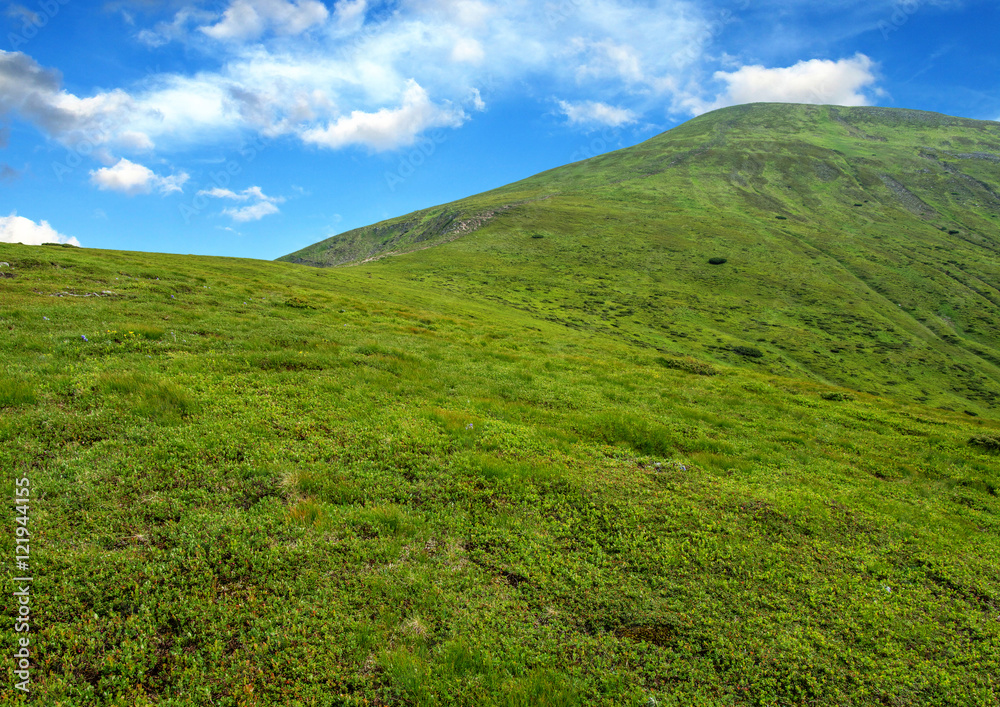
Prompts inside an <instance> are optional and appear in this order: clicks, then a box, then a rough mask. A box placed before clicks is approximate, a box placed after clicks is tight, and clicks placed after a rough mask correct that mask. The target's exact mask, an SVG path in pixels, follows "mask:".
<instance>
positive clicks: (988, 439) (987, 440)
mask: <svg viewBox="0 0 1000 707" xmlns="http://www.w3.org/2000/svg"><path fill="white" fill-rule="evenodd" d="M969 444H971V445H972V446H973V447H979V448H980V449H985V450H986V451H987V452H1000V437H998V436H996V435H973V436H972V437H970V438H969Z"/></svg>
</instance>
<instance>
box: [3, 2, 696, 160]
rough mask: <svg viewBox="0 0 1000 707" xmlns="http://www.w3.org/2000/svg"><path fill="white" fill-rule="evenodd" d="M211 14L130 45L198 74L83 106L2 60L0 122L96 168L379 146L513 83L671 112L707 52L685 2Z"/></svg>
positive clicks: (516, 89)
mask: <svg viewBox="0 0 1000 707" xmlns="http://www.w3.org/2000/svg"><path fill="white" fill-rule="evenodd" d="M178 4H180V3H178ZM221 5H222V8H223V9H222V10H221V11H220V12H216V13H208V12H206V11H203V10H198V9H194V8H192V7H191V6H190V5H186V6H185V8H184V9H182V10H180V11H179V12H177V13H175V14H174V16H173V18H172V20H171V21H169V22H161V23H159V24H156V25H155V26H153V27H152V29H140V31H139V32H138V35H137V36H138V38H139V39H140V40H141V41H144V42H146V43H147V44H149V45H151V46H158V45H160V44H163V43H166V42H168V41H180V42H185V43H188V44H190V45H191V47H192V52H195V53H200V54H201V55H204V54H205V53H206V52H210V53H211V56H212V58H213V60H212V63H211V68H208V64H207V63H203V64H202V66H203V67H206V68H202V69H201V70H198V71H190V72H184V73H155V74H152V75H149V76H147V77H145V78H144V79H143V80H142V81H141V82H139V83H137V84H135V85H134V86H128V87H121V88H116V89H113V90H107V91H100V92H96V93H95V94H94V95H91V96H85V95H74V94H72V93H69V92H67V91H65V90H64V89H63V88H62V85H61V84H62V82H61V78H60V77H59V75H58V74H57V73H56V72H54V71H49V70H47V69H45V68H43V67H40V66H39V65H38V64H37V63H36V62H35V61H34V60H33V59H31V58H30V57H28V56H26V55H24V54H21V53H19V52H3V53H0V113H4V112H12V113H17V114H19V115H20V116H21V117H22V118H24V119H26V120H28V121H29V122H31V123H33V124H34V125H35V126H37V127H38V128H39V130H41V131H42V132H44V133H45V134H46V135H47V136H49V137H50V138H52V139H54V140H57V141H59V142H61V143H63V144H64V145H66V146H68V147H70V148H71V149H72V148H75V147H76V146H77V145H80V144H85V143H89V146H90V149H89V151H90V152H92V153H93V154H94V156H95V157H96V158H98V159H99V160H101V161H102V162H103V163H104V164H105V165H107V164H113V163H114V162H116V161H117V160H118V159H119V157H121V156H123V155H122V154H119V153H123V154H124V156H127V157H129V158H133V159H134V157H135V155H136V154H140V153H148V152H151V151H160V152H163V151H170V150H175V149H188V148H191V147H196V146H199V145H205V144H213V143H218V142H219V141H220V140H223V139H225V140H236V139H239V138H240V137H242V136H245V135H246V134H247V133H255V134H258V135H263V136H266V137H278V136H293V137H296V138H298V139H299V140H301V141H302V142H304V143H307V144H312V145H318V146H323V147H328V148H331V149H337V148H342V147H345V146H352V145H360V146H363V147H368V148H371V149H375V150H389V149H393V148H396V147H401V146H406V145H409V144H412V143H413V142H414V140H415V139H416V138H417V137H418V136H419V135H420V133H421V132H422V131H426V130H428V129H432V128H435V127H458V126H460V125H462V124H463V123H464V122H465V121H467V120H468V119H469V117H468V116H467V115H466V114H465V112H464V111H463V110H462V109H461V107H462V106H467V110H469V111H470V112H471V110H472V109H475V110H482V109H483V108H484V107H485V104H486V103H487V102H491V101H493V100H494V99H495V97H496V96H497V95H498V94H500V93H503V92H508V93H510V94H512V95H513V94H517V95H521V94H522V93H523V89H524V85H525V83H529V84H532V85H536V86H537V85H544V86H554V85H559V86H562V87H567V86H569V87H575V88H570V89H569V90H566V91H561V93H560V95H561V97H563V98H565V99H566V100H567V101H571V102H573V103H577V104H582V103H584V102H587V101H589V102H592V103H594V104H604V105H612V104H613V105H618V106H622V108H620V109H619V110H623V111H630V113H628V116H627V117H629V118H631V117H632V116H638V115H641V114H642V113H644V112H645V111H647V110H649V109H651V108H653V107H654V106H662V105H663V103H664V102H665V101H667V102H669V101H670V99H671V97H672V96H674V95H675V94H676V93H677V88H676V87H677V86H679V85H681V84H682V81H681V78H682V77H683V73H684V71H685V70H687V69H689V68H690V67H691V66H695V65H697V64H698V62H699V61H700V60H701V57H702V55H703V54H704V52H705V50H706V47H707V45H708V43H709V42H710V41H711V40H712V33H711V32H710V31H709V27H710V25H711V21H710V19H709V18H708V16H707V14H706V13H707V12H708V11H707V10H705V9H704V8H701V7H700V6H699V5H696V4H692V3H691V2H690V0H643V2H635V1H634V0H571V1H570V2H561V0H551V1H546V2H537V0H503V1H502V2H501V1H500V0H398V1H397V2H394V3H391V4H390V5H391V8H392V10H391V12H385V11H382V10H384V9H385V8H384V7H383V5H385V4H384V3H370V2H368V1H367V0H339V1H338V2H335V3H330V2H327V3H326V4H325V5H324V4H323V3H321V2H318V1H317V0H295V1H294V2H293V1H291V0H227V2H225V3H222V4H221ZM369 5H371V6H372V7H376V8H380V10H379V12H370V8H369ZM328 6H329V9H327V8H328ZM306 32H308V37H307V38H301V37H300V36H301V35H302V33H306ZM293 37H294V39H290V38H293ZM217 40H224V41H217ZM546 90H549V89H546ZM470 97H472V98H471V100H470ZM622 117H623V116H622V114H619V115H618V117H617V118H615V117H614V116H613V115H612V114H610V113H609V114H607V115H606V116H605V118H604V119H605V121H607V120H621V119H622ZM580 124H581V125H583V123H580Z"/></svg>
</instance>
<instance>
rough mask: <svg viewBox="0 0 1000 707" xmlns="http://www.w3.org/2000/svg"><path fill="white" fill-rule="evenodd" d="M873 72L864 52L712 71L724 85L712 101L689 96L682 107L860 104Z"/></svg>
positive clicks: (865, 100)
mask: <svg viewBox="0 0 1000 707" xmlns="http://www.w3.org/2000/svg"><path fill="white" fill-rule="evenodd" d="M875 71H876V65H875V62H873V61H872V60H871V59H870V58H868V57H867V56H865V55H864V54H856V55H855V56H853V57H851V58H849V59H840V60H839V61H831V60H828V59H811V60H809V61H800V62H798V63H797V64H795V65H794V66H788V67H782V68H773V69H768V68H765V67H763V66H759V65H754V66H743V67H740V68H739V69H737V70H735V71H717V72H716V73H715V78H716V79H717V80H719V81H722V82H724V83H725V84H726V88H725V90H724V91H723V92H722V93H721V94H720V95H719V96H718V97H716V99H715V100H714V101H710V102H703V101H701V100H699V99H698V98H689V99H688V100H687V101H686V106H687V108H688V109H689V110H690V111H691V112H692V113H703V112H705V111H707V110H714V109H715V108H722V107H723V106H730V105H736V104H740V103H755V102H767V103H818V104H833V105H842V106H864V105H868V104H869V102H870V101H869V98H868V96H866V95H865V93H863V91H864V90H865V89H869V88H870V87H871V86H872V85H873V84H874V83H875V81H876V79H877V77H876V75H875Z"/></svg>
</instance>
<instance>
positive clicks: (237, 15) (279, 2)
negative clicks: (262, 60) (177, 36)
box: [199, 0, 330, 41]
mask: <svg viewBox="0 0 1000 707" xmlns="http://www.w3.org/2000/svg"><path fill="white" fill-rule="evenodd" d="M329 14H330V13H329V11H328V10H327V9H326V6H325V5H324V4H323V3H321V2H318V0H296V1H295V2H286V1H285V0H233V2H232V3H231V4H230V5H229V7H228V8H227V9H226V11H225V12H224V13H223V15H222V19H221V20H220V21H219V22H217V23H216V24H213V25H207V26H202V27H200V28H199V29H200V30H201V31H202V32H204V33H205V34H206V35H208V36H209V37H211V38H213V39H218V40H222V41H245V40H248V39H256V38H258V37H260V36H261V35H262V34H264V32H266V31H267V30H268V29H272V30H274V31H275V32H276V33H278V34H283V35H295V34H301V33H302V32H305V31H306V30H308V29H309V28H311V27H313V26H315V25H319V24H322V23H323V22H324V21H325V20H326V18H327V17H328V16H329Z"/></svg>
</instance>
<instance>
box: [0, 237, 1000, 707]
mask: <svg viewBox="0 0 1000 707" xmlns="http://www.w3.org/2000/svg"><path fill="white" fill-rule="evenodd" d="M0 261H7V262H9V263H10V267H9V268H3V271H4V273H5V274H8V275H12V276H13V277H4V279H0V325H2V327H3V328H2V335H0V440H2V444H0V467H2V468H3V470H4V474H3V493H4V496H5V497H6V498H8V499H11V498H13V495H14V479H15V478H19V477H21V476H22V475H27V476H28V477H29V478H30V482H31V489H32V504H31V507H30V524H29V527H30V531H31V542H32V544H31V572H32V575H33V577H34V579H35V581H34V585H33V588H32V599H31V601H32V603H31V609H32V617H31V626H32V629H31V634H30V638H31V650H32V662H33V667H32V682H31V689H32V693H31V698H30V700H26V699H25V698H24V696H23V695H22V694H20V693H19V692H18V691H17V690H15V689H14V687H13V685H14V683H15V679H14V676H13V674H12V662H11V660H10V656H11V655H12V654H13V653H14V651H15V650H16V647H15V640H16V638H17V637H18V636H21V635H23V634H15V633H14V632H12V631H11V630H10V628H9V627H10V623H9V621H10V620H11V618H12V617H13V616H14V614H15V612H16V605H15V604H14V601H13V597H12V595H11V591H10V590H7V591H5V604H4V612H5V619H4V620H5V621H7V622H8V623H7V624H6V625H7V626H8V628H6V629H5V630H4V631H3V632H2V634H0V635H2V641H0V650H2V652H3V654H4V655H5V656H8V658H7V659H6V660H5V663H4V664H5V669H6V673H5V679H4V681H3V684H2V685H0V703H2V704H28V703H31V704H39V705H53V706H55V705H65V706H73V707H77V706H89V705H120V706H122V707H125V706H128V707H132V706H133V705H137V706H145V705H157V706H166V705H172V706H177V707H180V706H185V707H186V706H188V705H220V706H223V705H224V706H232V707H235V706H236V705H261V706H263V705H317V706H318V705H427V706H430V705H473V704H479V705H487V704H489V705H510V706H515V705H524V706H528V705H584V704H586V705H636V706H639V705H798V704H816V705H872V704H885V705H931V704H933V705H956V706H958V705H961V706H963V707H964V706H967V705H995V704H997V701H998V699H1000V677H998V676H1000V626H998V620H1000V614H998V607H997V601H998V598H1000V578H998V575H997V571H996V568H997V567H998V566H1000V523H998V516H997V514H998V512H1000V500H998V498H997V493H998V488H1000V479H998V477H997V468H998V455H997V453H996V449H992V448H991V447H992V446H993V445H994V444H996V445H998V446H1000V442H997V440H1000V424H998V423H997V422H996V421H995V420H992V419H988V417H984V416H981V417H971V416H968V415H965V414H962V413H961V412H959V411H956V412H950V411H945V410H938V409H933V408H927V407H921V406H920V405H918V404H915V403H908V402H903V401H893V400H890V399H886V398H878V397H873V396H870V395H868V394H865V393H858V392H855V391H850V390H846V389H842V388H836V387H831V386H826V385H823V384H821V383H819V382H815V381H808V380H805V379H796V378H794V377H791V376H786V377H776V376H773V375H771V374H770V373H767V372H766V371H762V370H754V369H752V367H746V366H744V367H735V366H732V367H731V366H727V365H725V364H724V363H723V362H719V361H715V362H710V361H708V360H707V359H703V358H699V359H694V358H690V357H685V356H682V355H678V356H672V355H669V354H666V353H663V352H659V351H656V350H655V349H651V348H647V347H641V346H636V345H633V344H630V343H628V342H626V341H624V340H623V338H622V337H620V336H615V335H613V332H608V333H605V332H602V331H600V330H597V329H583V328H579V327H577V328H573V327H567V326H565V325H563V324H561V323H559V322H553V321H548V320H547V319H546V318H545V317H544V316H539V315H538V314H536V313H532V312H529V311H526V310H524V309H518V308H515V307H511V306H505V305H502V304H498V303H495V302H492V303H491V302H489V301H487V300H485V299H482V300H470V299H468V298H467V297H463V296H461V294H460V293H451V292H449V291H448V290H446V289H445V288H443V287H431V286H428V284H427V283H424V284H419V283H408V282H407V281H405V280H403V279H402V278H399V277H395V276H393V274H392V271H391V269H390V268H367V269H363V268H346V269H338V270H314V269H307V268H303V267H301V266H294V265H289V264H285V263H264V262H256V261H245V260H230V259H222V258H198V257H190V256H188V257H181V256H166V255H149V254H130V253H118V252H108V251H103V252H102V251H91V250H77V249H69V248H58V247H36V248H30V247H26V246H14V245H0ZM393 267H397V266H395V265H394V266H393ZM74 295H75V296H74ZM973 438H975V440H976V441H977V443H976V444H970V443H969V441H970V439H973ZM991 440H992V441H991ZM7 507H8V511H7V512H6V513H5V515H6V519H5V521H4V522H5V524H6V525H7V527H8V528H9V530H5V531H4V532H3V533H2V534H0V537H2V538H3V544H2V548H3V554H4V558H5V561H4V563H3V571H4V573H5V586H7V587H10V586H12V580H11V578H12V577H13V576H17V575H16V573H15V571H14V569H13V566H12V558H13V555H14V540H13V536H14V533H13V528H14V525H15V521H14V515H13V511H11V510H10V508H11V506H10V504H9V503H8V505H7Z"/></svg>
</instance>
